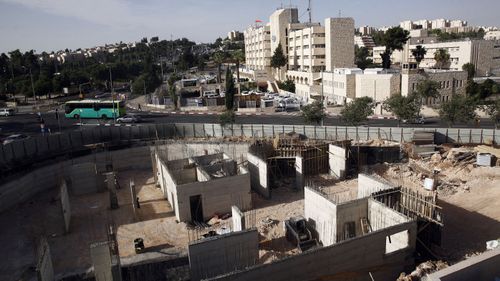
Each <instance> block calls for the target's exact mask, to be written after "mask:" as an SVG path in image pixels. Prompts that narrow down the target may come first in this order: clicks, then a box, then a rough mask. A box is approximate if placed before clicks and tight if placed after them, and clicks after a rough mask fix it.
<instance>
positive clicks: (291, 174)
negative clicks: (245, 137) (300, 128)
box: [247, 132, 328, 198]
mask: <svg viewBox="0 0 500 281" xmlns="http://www.w3.org/2000/svg"><path fill="white" fill-rule="evenodd" d="M247 159H248V169H249V171H250V174H251V184H252V189H253V190H254V191H256V192H257V193H259V194H260V195H262V196H264V197H266V198H270V197H271V189H273V188H276V187H279V186H280V185H282V184H285V185H292V186H294V187H295V189H302V188H303V187H304V181H305V178H306V177H307V176H313V175H318V174H322V173H328V144H327V143H325V142H317V141H307V140H306V139H305V138H304V137H303V136H302V135H299V134H297V133H294V132H292V133H289V134H282V135H280V136H279V137H276V138H275V139H274V140H273V141H272V142H267V141H259V142H256V143H254V144H253V145H252V146H251V147H250V149H249V152H248V154H247Z"/></svg>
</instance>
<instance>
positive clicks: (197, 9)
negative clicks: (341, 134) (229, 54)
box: [0, 0, 500, 53]
mask: <svg viewBox="0 0 500 281" xmlns="http://www.w3.org/2000/svg"><path fill="white" fill-rule="evenodd" d="M307 2H308V1H307V0H283V1H279V0H246V1H243V0H0V38H1V39H0V53H1V52H8V51H12V50H15V49H20V50H21V51H26V50H31V49H34V50H36V52H38V53H40V52H42V51H47V52H50V51H56V50H61V49H65V48H69V49H77V48H87V47H93V46H97V45H104V44H106V43H115V42H120V41H123V42H135V41H139V40H140V39H141V38H143V37H148V38H150V37H152V36H159V37H160V40H161V39H170V37H171V36H172V37H173V38H174V39H176V38H182V37H186V38H188V39H190V40H192V41H196V42H213V41H214V40H215V39H216V38H217V37H225V36H226V35H227V32H228V31H231V30H240V31H243V30H244V29H245V28H246V27H248V26H249V25H251V24H252V23H254V22H255V20H257V19H260V20H262V21H264V22H267V21H268V20H269V15H270V14H271V13H272V12H273V11H274V10H276V9H277V8H279V7H281V6H282V5H285V6H286V5H290V4H291V5H294V6H297V7H298V8H299V16H301V18H300V20H301V21H307V20H308V16H307V14H306V8H307ZM420 7H422V8H420ZM498 11H500V0H475V1H470V0H419V1H409V0H377V1H373V0H335V1H333V0H312V17H313V21H315V22H318V21H319V22H323V21H324V19H325V18H327V17H337V16H338V15H339V12H340V14H341V15H342V16H343V17H353V18H354V20H355V22H356V26H362V25H370V26H375V27H379V26H390V25H397V24H398V23H399V22H400V21H403V20H410V19H411V20H418V19H436V18H447V19H462V20H467V21H469V25H481V26H500V17H499V16H498V15H499V13H498Z"/></svg>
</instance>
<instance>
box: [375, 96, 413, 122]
mask: <svg viewBox="0 0 500 281" xmlns="http://www.w3.org/2000/svg"><path fill="white" fill-rule="evenodd" d="M419 101H420V97H419V95H418V94H416V93H411V94H409V95H408V96H406V97H405V96H401V95H394V96H391V97H390V98H388V99H387V100H385V101H384V104H383V105H382V106H383V108H384V110H387V111H390V112H392V113H393V114H394V115H396V117H398V125H399V122H400V121H401V120H413V119H415V118H416V117H417V116H418V115H419V112H420V102H419Z"/></svg>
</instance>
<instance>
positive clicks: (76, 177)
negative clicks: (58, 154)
mask: <svg viewBox="0 0 500 281" xmlns="http://www.w3.org/2000/svg"><path fill="white" fill-rule="evenodd" d="M69 178H70V186H69V189H70V191H71V193H72V194H74V195H83V194H89V193H96V192H101V191H104V177H103V176H102V175H100V174H99V173H98V171H97V168H96V165H95V164H94V163H81V164H74V165H72V166H71V168H70V173H69Z"/></svg>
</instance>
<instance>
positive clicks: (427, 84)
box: [415, 79, 440, 107]
mask: <svg viewBox="0 0 500 281" xmlns="http://www.w3.org/2000/svg"><path fill="white" fill-rule="evenodd" d="M439 87H440V85H439V83H438V82H436V81H432V80H429V79H426V80H423V81H421V82H420V83H418V84H417V89H416V91H415V93H416V94H417V95H418V97H419V100H420V107H422V105H423V101H424V100H425V102H426V103H427V102H428V100H429V99H435V98H438V97H439Z"/></svg>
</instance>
